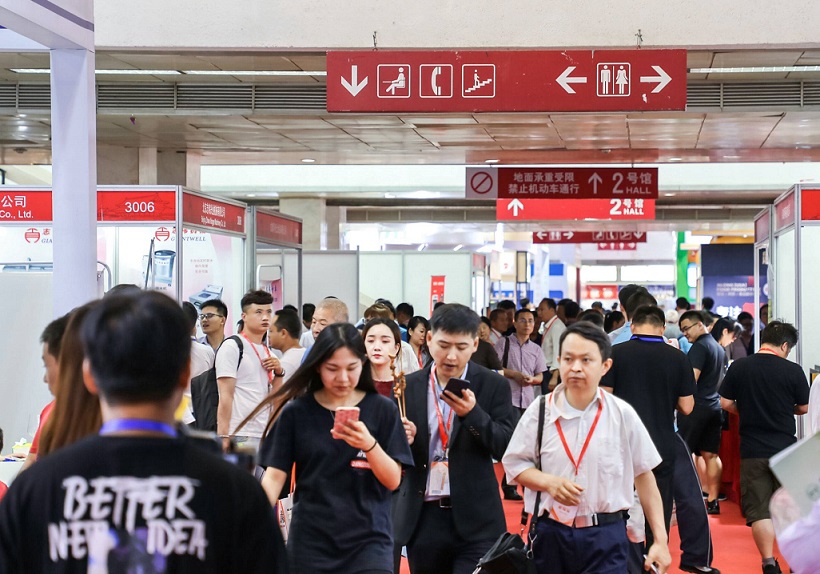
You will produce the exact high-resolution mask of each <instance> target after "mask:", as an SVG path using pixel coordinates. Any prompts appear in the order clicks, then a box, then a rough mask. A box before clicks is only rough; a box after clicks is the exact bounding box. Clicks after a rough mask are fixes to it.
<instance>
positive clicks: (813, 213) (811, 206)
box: [800, 189, 820, 221]
mask: <svg viewBox="0 0 820 574" xmlns="http://www.w3.org/2000/svg"><path fill="white" fill-rule="evenodd" d="M800 219H801V220H803V221H818V220H820V189H801V190H800Z"/></svg>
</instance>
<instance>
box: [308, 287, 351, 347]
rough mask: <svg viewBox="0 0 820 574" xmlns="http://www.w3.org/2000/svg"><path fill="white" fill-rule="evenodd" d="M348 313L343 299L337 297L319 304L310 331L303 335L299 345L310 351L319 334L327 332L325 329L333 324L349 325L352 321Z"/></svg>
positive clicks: (328, 298)
mask: <svg viewBox="0 0 820 574" xmlns="http://www.w3.org/2000/svg"><path fill="white" fill-rule="evenodd" d="M349 317H350V316H349V314H348V312H347V305H345V303H344V301H342V300H341V299H337V298H336V297H326V298H325V299H322V300H321V301H320V302H319V305H317V307H316V310H315V311H313V319H311V322H310V331H309V333H305V334H304V335H302V338H301V339H300V340H299V343H300V344H301V345H302V346H303V347H304V348H305V349H308V350H310V348H311V347H312V346H313V343H314V342H315V341H316V337H318V336H319V333H321V332H322V331H324V330H325V327H327V326H328V325H332V324H333V323H347V322H348V321H350V318H349Z"/></svg>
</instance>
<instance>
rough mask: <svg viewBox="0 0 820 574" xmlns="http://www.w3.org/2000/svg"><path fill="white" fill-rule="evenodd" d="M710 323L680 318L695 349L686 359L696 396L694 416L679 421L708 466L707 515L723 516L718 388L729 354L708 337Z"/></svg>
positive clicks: (691, 315)
mask: <svg viewBox="0 0 820 574" xmlns="http://www.w3.org/2000/svg"><path fill="white" fill-rule="evenodd" d="M707 321H708V319H707V318H706V317H705V316H704V315H703V312H702V311H696V310H694V309H693V310H690V311H687V312H686V313H684V314H683V315H681V317H680V321H679V325H680V330H681V333H683V335H684V336H685V337H686V340H687V341H689V342H690V343H692V348H691V349H690V350H689V353H688V354H687V355H686V356H687V358H688V359H689V364H690V365H691V366H692V370H693V372H694V375H695V382H696V383H697V392H696V393H695V408H694V409H693V410H692V413H691V414H689V415H686V416H679V417H678V428H679V430H680V434H681V435H682V436H683V438H684V440H686V444H687V445H689V449H690V450H691V451H692V452H693V453H694V454H695V455H697V456H702V457H703V460H704V462H705V463H706V485H705V486H706V492H707V494H708V496H707V499H706V511H707V512H708V513H709V514H720V503H719V502H718V492H719V490H720V477H721V474H722V473H723V463H722V462H721V460H720V457H719V456H718V450H719V449H720V432H721V409H720V396H719V395H718V391H717V390H718V386H719V385H720V382H721V379H722V376H723V361H724V358H725V355H726V352H725V351H724V350H723V347H721V346H720V345H719V344H718V342H717V341H716V340H715V338H714V337H712V336H711V335H710V334H709V331H708V330H707V328H706V325H705V323H706V322H707Z"/></svg>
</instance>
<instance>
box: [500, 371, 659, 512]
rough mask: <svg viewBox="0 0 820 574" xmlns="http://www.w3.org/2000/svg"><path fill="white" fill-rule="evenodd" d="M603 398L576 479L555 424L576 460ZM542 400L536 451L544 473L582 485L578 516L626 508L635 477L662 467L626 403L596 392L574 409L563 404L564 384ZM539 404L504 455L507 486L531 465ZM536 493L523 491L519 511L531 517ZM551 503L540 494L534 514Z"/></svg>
mask: <svg viewBox="0 0 820 574" xmlns="http://www.w3.org/2000/svg"><path fill="white" fill-rule="evenodd" d="M602 400H603V409H602V411H601V418H600V420H599V421H598V425H597V428H596V429H595V433H594V434H593V436H592V438H591V439H590V442H589V447H588V448H587V451H586V454H585V455H584V458H583V460H582V461H581V464H580V467H579V469H578V476H577V477H576V476H575V470H574V468H573V464H572V462H571V461H570V459H569V457H568V456H567V453H566V451H565V450H564V446H563V444H562V442H561V438H560V436H559V435H558V429H557V427H556V424H555V422H556V421H557V420H558V419H559V418H560V419H561V428H562V430H563V432H564V436H565V438H566V441H567V445H568V447H569V449H570V451H571V452H572V456H573V457H574V458H575V459H576V460H577V459H578V456H579V455H580V453H581V449H582V448H583V445H584V442H585V441H586V438H587V435H588V434H589V431H590V428H591V427H592V424H593V422H594V421H595V416H596V414H597V412H598V404H599V402H600V401H602ZM545 401H546V408H547V412H546V417H545V418H544V424H545V427H544V438H543V442H542V445H541V453H540V456H541V469H542V470H543V472H545V473H547V474H552V475H556V476H562V477H564V478H569V479H570V480H573V481H574V482H576V483H577V484H580V485H581V486H583V487H584V489H585V490H584V492H583V494H582V495H581V502H580V504H579V508H578V515H579V516H583V515H586V514H595V513H599V512H617V511H619V510H626V509H628V508H630V507H631V506H632V501H633V495H632V492H633V485H634V483H635V477H636V476H639V475H641V474H643V473H645V472H648V471H650V470H652V469H653V468H655V467H656V466H658V465H659V464H660V463H661V456H660V454H658V451H657V449H656V448H655V445H654V444H653V443H652V439H651V438H650V437H649V433H648V432H647V430H646V428H645V427H644V426H643V423H642V422H641V419H640V417H638V414H637V413H636V412H635V409H633V408H632V407H631V406H630V405H629V404H628V403H627V402H626V401H623V400H621V399H619V398H618V397H615V396H613V395H612V394H610V393H606V392H604V391H603V390H599V391H598V393H597V395H596V397H595V399H594V400H593V401H592V402H591V403H590V404H589V405H588V406H587V407H586V409H584V410H583V411H579V410H576V409H574V408H572V406H570V404H569V403H568V402H567V399H566V385H565V384H563V383H562V384H560V385H558V387H556V389H555V391H554V392H553V393H552V400H551V401H550V397H549V396H547V397H546V399H545ZM540 405H541V401H536V402H534V403H533V404H532V405H531V406H530V407H529V408H528V409H527V412H525V413H524V415H523V416H522V417H521V420H520V421H519V423H518V426H517V427H516V428H515V432H514V433H513V436H512V439H511V440H510V444H509V446H508V447H507V452H506V453H504V458H503V459H502V462H503V464H504V470H505V471H506V473H507V481H508V482H509V483H510V484H515V478H516V477H517V476H518V475H520V474H521V473H522V472H524V471H525V470H527V469H530V468H534V467H535V460H536V458H535V457H536V452H535V444H536V440H537V438H538V428H537V427H538V409H539V406H540ZM535 494H536V493H535V492H533V491H531V490H529V489H524V508H525V510H526V511H527V512H530V513H531V512H532V511H533V509H534V507H535ZM553 504H554V500H553V498H552V497H551V496H550V495H549V494H548V493H546V492H542V493H541V509H540V511H539V515H540V514H544V513H545V512H549V510H550V509H551V508H552V506H553Z"/></svg>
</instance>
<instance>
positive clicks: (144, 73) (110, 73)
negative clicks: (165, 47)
mask: <svg viewBox="0 0 820 574" xmlns="http://www.w3.org/2000/svg"><path fill="white" fill-rule="evenodd" d="M94 73H95V74H97V75H98V76H179V75H180V74H181V72H180V71H179V70H95V71H94Z"/></svg>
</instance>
